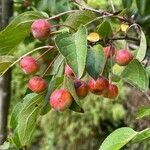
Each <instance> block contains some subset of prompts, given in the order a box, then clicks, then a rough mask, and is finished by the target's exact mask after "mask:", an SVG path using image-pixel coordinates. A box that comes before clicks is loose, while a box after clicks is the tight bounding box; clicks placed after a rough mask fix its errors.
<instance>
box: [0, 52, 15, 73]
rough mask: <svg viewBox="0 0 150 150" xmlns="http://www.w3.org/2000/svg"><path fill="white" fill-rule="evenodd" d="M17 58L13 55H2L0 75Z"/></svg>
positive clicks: (0, 57) (0, 58)
mask: <svg viewBox="0 0 150 150" xmlns="http://www.w3.org/2000/svg"><path fill="white" fill-rule="evenodd" d="M14 61H15V58H14V57H13V56H7V55H6V56H0V75H1V74H2V73H3V71H5V70H6V69H7V68H8V67H9V66H10V65H11V64H12V63H13V62H14Z"/></svg>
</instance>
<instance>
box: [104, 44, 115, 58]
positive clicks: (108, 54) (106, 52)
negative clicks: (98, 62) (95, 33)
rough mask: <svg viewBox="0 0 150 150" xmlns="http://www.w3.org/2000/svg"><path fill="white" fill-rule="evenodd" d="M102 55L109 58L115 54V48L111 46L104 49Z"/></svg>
mask: <svg viewBox="0 0 150 150" xmlns="http://www.w3.org/2000/svg"><path fill="white" fill-rule="evenodd" d="M103 50H104V55H105V57H106V58H110V57H112V56H114V54H115V48H114V47H113V46H107V47H104V49H103Z"/></svg>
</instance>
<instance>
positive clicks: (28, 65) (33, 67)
mask: <svg viewBox="0 0 150 150" xmlns="http://www.w3.org/2000/svg"><path fill="white" fill-rule="evenodd" d="M20 66H21V68H22V70H23V71H24V72H25V73H26V74H34V73H36V72H37V71H38V69H39V65H38V63H37V61H36V60H35V59H34V58H33V57H31V56H26V57H23V58H22V59H21V61H20Z"/></svg>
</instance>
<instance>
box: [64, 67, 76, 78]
mask: <svg viewBox="0 0 150 150" xmlns="http://www.w3.org/2000/svg"><path fill="white" fill-rule="evenodd" d="M65 74H66V75H67V76H69V77H73V76H74V73H73V71H72V69H71V68H70V67H69V66H68V65H65Z"/></svg>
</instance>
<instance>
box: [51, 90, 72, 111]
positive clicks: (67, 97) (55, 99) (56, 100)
mask: <svg viewBox="0 0 150 150" xmlns="http://www.w3.org/2000/svg"><path fill="white" fill-rule="evenodd" d="M72 101H73V98H72V96H71V94H70V93H69V92H68V91H67V90H63V89H58V90H55V91H54V92H53V93H52V94H51V96H50V105H51V107H52V108H54V109H56V110H59V111H62V110H65V109H67V108H69V107H70V105H71V103H72Z"/></svg>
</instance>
